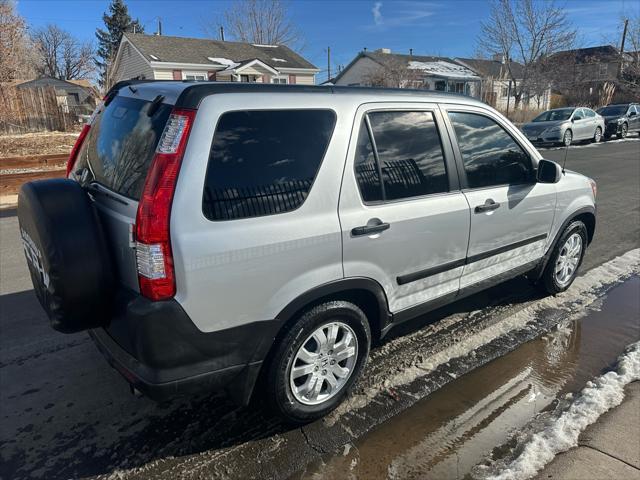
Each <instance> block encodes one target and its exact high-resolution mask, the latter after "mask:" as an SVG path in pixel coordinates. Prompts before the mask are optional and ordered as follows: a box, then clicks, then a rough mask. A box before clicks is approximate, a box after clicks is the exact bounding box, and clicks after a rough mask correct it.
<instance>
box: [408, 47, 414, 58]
mask: <svg viewBox="0 0 640 480" xmlns="http://www.w3.org/2000/svg"><path fill="white" fill-rule="evenodd" d="M409 56H410V57H413V48H410V49H409Z"/></svg>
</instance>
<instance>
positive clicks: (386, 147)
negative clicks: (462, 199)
mask: <svg viewBox="0 0 640 480" xmlns="http://www.w3.org/2000/svg"><path fill="white" fill-rule="evenodd" d="M368 116H369V121H370V123H371V131H372V134H373V138H374V140H375V147H376V153H377V157H378V158H377V160H378V161H379V162H380V170H381V172H382V186H383V195H384V199H385V200H397V199H401V198H409V197H417V196H422V195H429V194H432V193H441V192H447V191H449V180H448V177H447V170H446V167H445V161H444V155H443V152H442V145H441V143H440V136H439V134H438V129H437V127H436V124H435V121H434V118H433V114H432V113H431V112H373V113H370V114H368Z"/></svg>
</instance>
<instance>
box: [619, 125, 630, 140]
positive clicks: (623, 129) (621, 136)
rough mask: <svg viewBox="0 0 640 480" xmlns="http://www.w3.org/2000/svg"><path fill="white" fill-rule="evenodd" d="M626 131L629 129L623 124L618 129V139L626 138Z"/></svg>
mask: <svg viewBox="0 0 640 480" xmlns="http://www.w3.org/2000/svg"><path fill="white" fill-rule="evenodd" d="M628 131H629V127H628V126H627V124H626V123H623V124H622V127H621V128H620V138H625V137H626V136H627V132H628Z"/></svg>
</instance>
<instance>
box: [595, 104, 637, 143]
mask: <svg viewBox="0 0 640 480" xmlns="http://www.w3.org/2000/svg"><path fill="white" fill-rule="evenodd" d="M598 113H599V114H600V115H602V116H603V117H604V119H605V122H606V124H607V126H606V128H605V130H604V138H605V139H609V138H611V137H612V136H614V135H615V136H617V137H618V138H624V137H626V136H627V133H630V132H640V104H637V103H620V104H616V105H607V106H606V107H602V108H600V109H598Z"/></svg>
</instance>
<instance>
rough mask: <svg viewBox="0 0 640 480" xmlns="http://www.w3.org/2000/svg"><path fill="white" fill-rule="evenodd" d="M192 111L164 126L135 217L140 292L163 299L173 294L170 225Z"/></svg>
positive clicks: (179, 114) (177, 113)
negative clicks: (172, 205)
mask: <svg viewBox="0 0 640 480" xmlns="http://www.w3.org/2000/svg"><path fill="white" fill-rule="evenodd" d="M195 115H196V111H195V110H187V109H178V108H174V109H173V111H172V112H171V115H170V116H169V120H168V121H167V124H166V125H165V127H164V130H163V132H162V136H161V137H160V141H159V142H158V146H157V148H156V153H155V156H154V157H153V161H152V162H151V167H150V168H149V173H148V175H147V179H146V181H145V184H144V189H143V191H142V196H141V197H140V202H139V204H138V213H137V215H136V258H137V264H138V282H139V284H140V293H142V295H144V296H145V297H147V298H149V299H151V300H165V299H168V298H171V297H173V296H174V295H175V293H176V282H175V274H174V268H173V255H172V252H171V237H170V233H169V222H170V214H171V203H172V202H173V195H174V193H175V188H176V183H177V181H178V173H179V172H180V165H181V163H182V157H183V155H184V151H185V148H186V145H187V140H188V138H189V132H190V130H191V126H192V124H193V119H194V118H195Z"/></svg>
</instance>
